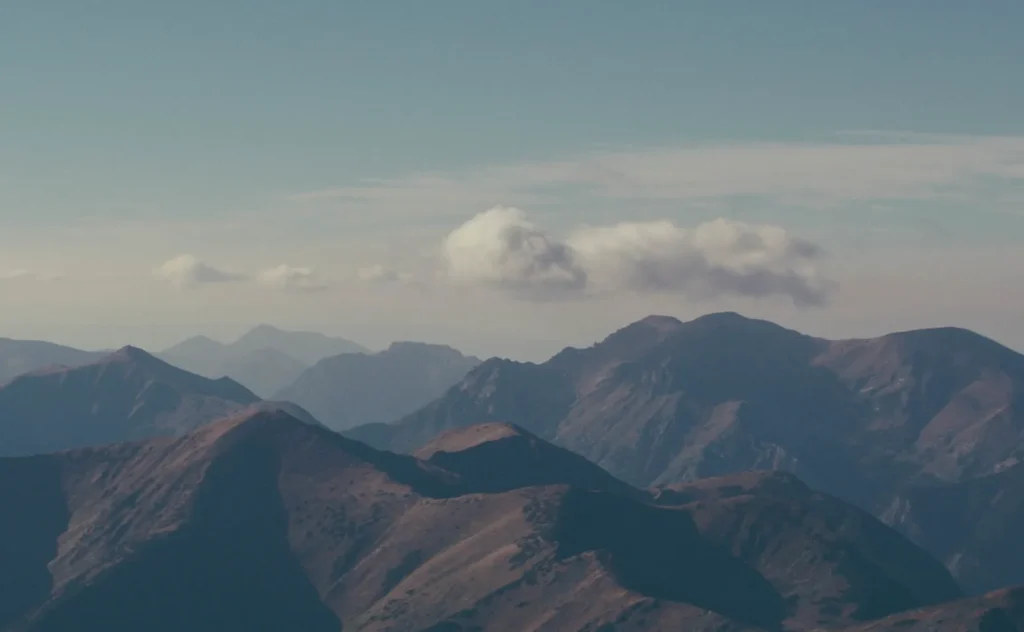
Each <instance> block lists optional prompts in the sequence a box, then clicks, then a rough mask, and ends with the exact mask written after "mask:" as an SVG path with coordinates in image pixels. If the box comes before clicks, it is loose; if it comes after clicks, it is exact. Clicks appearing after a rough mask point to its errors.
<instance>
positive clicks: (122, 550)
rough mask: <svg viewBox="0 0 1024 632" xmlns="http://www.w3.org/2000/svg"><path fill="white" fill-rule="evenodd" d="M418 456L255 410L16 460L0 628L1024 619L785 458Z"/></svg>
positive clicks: (5, 466)
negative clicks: (616, 472) (684, 460)
mask: <svg viewBox="0 0 1024 632" xmlns="http://www.w3.org/2000/svg"><path fill="white" fill-rule="evenodd" d="M421 456H423V457H426V458H425V459H422V458H416V457H413V456H403V455H398V454H393V453H389V452H383V451H378V450H376V449H373V448H371V447H369V446H367V445H365V444H362V443H360V442H357V441H354V440H351V439H347V438H344V437H342V436H340V435H337V434H334V433H332V432H331V431H329V430H326V429H324V428H323V427H320V426H315V425H311V424H307V423H304V422H301V421H299V420H297V419H295V418H293V417H291V416H289V415H288V414H286V413H284V412H281V411H261V412H248V413H243V414H240V415H236V416H234V417H231V418H228V419H225V420H221V421H217V422H214V423H212V424H208V425H206V426H204V427H201V428H198V429H196V430H193V431H190V432H188V433H186V434H184V435H182V436H179V437H161V438H153V439H148V440H145V441H140V442H134V443H124V444H118V445H113V446H107V447H102V448H87V449H79V450H74V451H70V452H63V453H59V454H50V455H40V456H33V457H21V458H3V459H0V506H2V507H3V508H4V513H5V519H4V520H3V521H0V630H4V631H5V632H6V631H15V630H17V631H19V632H56V631H61V632H64V631H74V630H95V629H103V630H110V631H115V632H116V631H119V630H124V631H128V630H140V629H146V630H154V631H157V632H160V631H164V630H166V631H171V630H175V631H177V630H192V631H196V632H203V631H213V630H217V631H231V630H247V631H253V630H256V631H258V630H282V629H288V630H309V631H311V632H317V631H320V630H323V631H325V632H326V631H331V632H337V631H339V630H342V629H344V630H366V631H371V630H372V631H383V630H422V631H426V630H433V631H435V632H437V631H446V630H452V631H455V630H461V631H469V630H479V631H491V630H524V631H531V630H534V631H542V630H544V631H562V630H590V631H597V630H625V631H631V630H634V631H640V630H651V631H662V630H664V631H667V630H679V629H685V630H694V631H697V632H701V631H709V632H710V631H711V630H716V631H721V630H737V631H745V630H762V631H772V630H778V631H781V630H815V629H824V628H827V629H853V628H855V629H872V630H899V629H909V628H907V626H908V625H918V626H919V627H918V628H917V629H930V630H941V631H942V632H952V631H953V630H959V629H977V627H976V626H978V625H979V624H984V625H988V626H989V627H988V628H982V629H985V630H993V631H994V630H1004V629H1012V628H1005V627H1003V628H993V627H991V626H992V625H993V622H994V624H1010V625H1019V624H1020V623H1021V622H1022V621H1024V619H1022V617H1021V612H1020V608H1019V601H1020V600H1019V596H1018V595H1019V591H1018V592H1013V591H1009V592H1004V593H998V594H994V595H989V596H986V597H982V598H977V599H975V600H974V601H968V602H964V601H962V599H963V595H962V593H961V591H960V588H959V587H958V586H957V585H956V583H955V582H954V581H953V579H952V577H951V576H950V574H949V572H948V571H947V570H946V569H945V568H944V567H943V566H942V565H941V564H940V563H938V562H937V561H935V560H934V559H932V558H931V557H929V556H928V555H927V554H926V553H925V552H924V551H922V550H921V549H919V548H918V547H917V546H915V545H914V544H912V543H911V542H910V541H909V540H907V539H906V538H904V537H903V536H901V535H900V534H898V533H897V532H895V531H894V530H892V529H890V528H888V527H886V526H885V525H883V524H882V523H881V522H879V521H878V520H876V519H875V518H873V517H871V516H870V515H868V514H867V513H866V512H863V511H861V510H859V509H857V508H855V507H853V506H851V505H849V504H847V503H844V502H842V501H840V500H838V499H836V498H833V497H831V496H828V495H826V494H822V493H820V492H815V491H812V490H811V489H810V488H808V487H807V486H806V485H804V484H803V483H801V482H800V481H798V480H797V479H796V478H795V477H793V476H792V475H789V474H786V473H772V472H760V473H744V474H739V475H734V476H730V477H725V478H718V479H712V480H702V481H699V482H697V483H689V484H679V485H673V486H667V487H662V488H660V489H658V490H655V491H654V492H653V493H649V492H643V491H641V490H638V489H633V488H630V487H628V486H623V484H622V483H621V482H618V481H616V480H615V479H613V478H612V477H610V476H609V475H608V474H607V473H604V472H602V471H601V470H600V468H598V467H597V466H595V465H593V464H589V463H587V462H586V461H584V460H582V459H581V458H580V457H579V456H577V455H575V454H571V453H569V452H567V451H565V450H562V449H559V448H557V447H555V446H553V445H550V444H548V443H546V442H544V441H543V440H542V439H540V438H539V437H536V436H534V435H532V434H530V433H529V432H527V431H525V430H523V429H522V428H518V427H516V426H510V425H500V424H491V425H488V426H484V427H477V428H469V429H466V430H465V431H459V432H454V433H448V434H447V435H445V436H444V437H442V438H439V439H438V440H437V441H435V442H433V443H432V445H431V446H430V447H429V448H424V452H423V453H422V455H421ZM524 458H525V459H527V460H530V459H533V461H532V462H533V463H543V467H542V468H539V469H538V468H534V467H522V466H519V465H517V463H518V462H519V460H520V459H524ZM884 617H889V619H884ZM908 621H909V622H910V623H907V622H908ZM929 621H930V622H935V621H949V622H951V623H950V624H949V625H948V626H946V624H945V623H943V624H942V625H940V626H938V627H936V626H932V627H927V628H925V627H921V626H924V625H925V624H924V623H922V622H929ZM961 625H964V626H975V627H971V628H966V627H965V628H961V627H959V626H961ZM865 626H866V627H865Z"/></svg>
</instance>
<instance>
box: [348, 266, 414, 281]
mask: <svg viewBox="0 0 1024 632" xmlns="http://www.w3.org/2000/svg"><path fill="white" fill-rule="evenodd" d="M356 276H357V277H358V279H359V280H360V281H362V282H363V283H372V284H377V285H388V284H391V283H408V282H410V281H412V275H411V274H409V273H407V272H399V271H398V270H395V269H394V268H389V267H387V266H382V265H380V264H376V265H371V266H365V267H362V268H359V270H357V271H356Z"/></svg>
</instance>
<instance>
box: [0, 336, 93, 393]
mask: <svg viewBox="0 0 1024 632" xmlns="http://www.w3.org/2000/svg"><path fill="white" fill-rule="evenodd" d="M104 355H106V354H104V353H101V352H94V351H82V350H80V349H74V348H72V347H65V346H62V345H56V344H53V343H52V342H42V341H39V340H11V339H10V338H0V384H6V383H7V382H9V381H11V379H13V378H15V377H17V376H19V375H21V374H22V373H30V372H32V371H38V370H39V369H45V368H49V367H54V366H81V365H83V364H88V363H90V362H94V361H96V360H98V359H100V358H102V357H103V356H104Z"/></svg>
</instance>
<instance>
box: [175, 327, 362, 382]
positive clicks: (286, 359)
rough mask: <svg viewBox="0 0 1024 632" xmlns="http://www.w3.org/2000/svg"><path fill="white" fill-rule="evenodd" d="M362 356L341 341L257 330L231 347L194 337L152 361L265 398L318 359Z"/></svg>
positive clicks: (271, 329)
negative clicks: (220, 380) (231, 381)
mask: <svg viewBox="0 0 1024 632" xmlns="http://www.w3.org/2000/svg"><path fill="white" fill-rule="evenodd" d="M362 351H366V349H364V348H363V347H361V346H360V345H358V344H356V343H354V342H351V341H349V340H345V339H344V338H334V337H330V336H326V335H324V334H319V333H314V332H305V331H284V330H281V329H278V328H276V327H272V326H270V325H259V326H257V327H255V328H253V329H252V330H250V331H249V332H247V333H246V334H244V335H243V336H242V337H240V338H239V339H238V340H235V341H234V342H232V343H228V344H225V343H222V342H217V341H216V340H212V339H210V338H207V337H206V336H195V337H192V338H189V339H188V340H185V341H183V342H181V343H178V344H177V345H174V346H173V347H171V348H169V349H165V350H164V351H162V352H160V353H159V354H157V355H158V356H159V357H160V358H162V359H164V360H166V361H168V362H170V363H171V364H174V365H175V366H179V367H181V368H183V369H186V370H188V371H192V372H193V373H198V374H199V375H204V376H206V377H210V378H218V377H223V376H228V377H231V378H233V379H235V380H237V381H238V382H240V383H241V384H244V385H245V386H246V387H248V388H250V389H252V391H253V392H255V393H257V394H259V395H260V396H262V397H269V396H271V395H273V394H274V393H275V392H277V391H278V390H280V389H281V388H283V387H284V386H287V385H288V384H291V383H292V382H293V381H295V379H296V378H297V377H298V376H299V375H301V374H302V372H303V371H304V370H306V369H307V368H309V366H310V365H312V364H314V363H316V362H317V361H319V360H321V359H322V358H326V357H328V356H332V355H337V354H339V353H355V352H362Z"/></svg>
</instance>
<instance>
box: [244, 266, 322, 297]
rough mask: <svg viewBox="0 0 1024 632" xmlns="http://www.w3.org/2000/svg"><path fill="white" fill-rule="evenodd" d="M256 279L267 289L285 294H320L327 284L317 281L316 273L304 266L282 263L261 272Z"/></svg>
mask: <svg viewBox="0 0 1024 632" xmlns="http://www.w3.org/2000/svg"><path fill="white" fill-rule="evenodd" d="M256 278H257V280H259V282H260V283H262V284H264V285H266V286H268V287H271V288H275V289H278V290H284V291H287V292H320V291H323V290H326V289H327V284H326V283H324V282H322V281H321V280H320V279H319V276H318V275H317V273H316V271H315V270H313V268H309V267H306V266H291V265H288V264H286V263H282V264H281V265H279V266H275V267H273V268H269V269H267V270H263V271H262V272H260V273H259V274H258V275H257V277H256Z"/></svg>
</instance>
